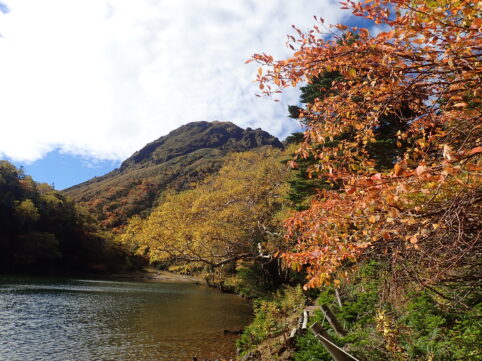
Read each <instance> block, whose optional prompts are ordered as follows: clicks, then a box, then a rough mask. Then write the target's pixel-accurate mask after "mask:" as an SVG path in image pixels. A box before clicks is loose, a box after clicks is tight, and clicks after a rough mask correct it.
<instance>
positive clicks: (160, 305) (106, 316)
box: [0, 277, 250, 361]
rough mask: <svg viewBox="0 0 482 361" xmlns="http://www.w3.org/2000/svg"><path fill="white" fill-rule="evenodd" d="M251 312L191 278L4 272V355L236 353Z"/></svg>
mask: <svg viewBox="0 0 482 361" xmlns="http://www.w3.org/2000/svg"><path fill="white" fill-rule="evenodd" d="M249 317H250V308H249V306H248V305H247V304H246V303H245V302H244V301H243V300H242V299H241V298H239V297H237V296H234V295H226V294H222V293H219V292H217V291H215V290H212V289H209V288H206V287H203V286H196V285H191V284H177V283H149V282H117V281H99V280H80V279H44V278H19V277H8V278H7V277H0V360H1V361H17V360H18V361H35V360H42V361H44V360H45V361H55V360H122V361H123V360H136V361H137V360H139V361H143V360H156V361H164V360H165V361H167V360H169V361H176V360H192V357H193V356H194V355H197V356H198V357H199V358H200V359H203V358H215V357H216V358H217V357H222V356H224V357H231V356H233V355H234V338H233V336H224V335H223V330H224V329H241V328H242V326H244V325H245V324H246V323H247V322H248V321H249Z"/></svg>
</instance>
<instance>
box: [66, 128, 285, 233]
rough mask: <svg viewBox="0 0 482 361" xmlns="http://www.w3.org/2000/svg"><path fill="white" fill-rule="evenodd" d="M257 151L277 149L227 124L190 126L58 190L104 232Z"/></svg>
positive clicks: (274, 142)
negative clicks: (233, 158)
mask: <svg viewBox="0 0 482 361" xmlns="http://www.w3.org/2000/svg"><path fill="white" fill-rule="evenodd" d="M262 146H271V147H274V148H280V149H281V148H283V145H282V144H281V142H280V141H279V140H278V139H277V138H276V137H273V136H271V135H270V134H268V133H267V132H265V131H263V130H261V129H256V130H253V129H250V128H248V129H242V128H240V127H238V126H236V125H234V124H233V123H230V122H217V121H214V122H204V121H203V122H193V123H189V124H186V125H183V126H181V127H180V128H178V129H176V130H174V131H172V132H171V133H169V134H168V135H166V136H163V137H161V138H159V139H157V140H155V141H153V142H151V143H149V144H147V145H146V146H145V147H144V148H142V149H141V150H139V151H137V152H135V153H134V154H133V155H132V156H131V157H130V158H128V159H127V160H125V161H124V162H123V163H122V164H121V166H120V168H119V169H116V170H114V171H112V172H110V173H108V174H106V175H105V176H102V177H98V178H94V179H91V180H89V181H87V182H85V183H82V184H79V185H77V186H74V187H71V188H69V189H67V190H65V191H64V193H65V194H67V195H68V196H70V197H72V198H73V199H74V200H75V201H77V202H79V204H81V205H83V206H85V207H86V208H87V209H89V210H90V211H92V212H93V213H94V214H96V216H97V217H98V219H99V220H100V221H101V224H102V225H103V226H104V227H106V228H109V229H116V228H118V227H120V226H123V225H125V223H126V222H127V220H128V219H129V218H130V217H132V216H133V215H146V214H148V213H149V212H150V209H151V207H152V206H153V204H154V203H155V201H156V200H157V199H158V198H159V195H160V194H161V193H162V192H163V191H165V190H167V189H171V190H175V191H180V190H185V189H188V188H190V187H192V185H193V184H195V183H196V182H199V181H200V180H202V179H203V178H204V177H205V176H207V175H209V174H213V173H215V172H217V171H218V170H219V168H220V167H221V165H222V163H223V157H224V156H225V155H226V154H228V153H230V152H240V151H246V150H249V149H254V148H257V147H262Z"/></svg>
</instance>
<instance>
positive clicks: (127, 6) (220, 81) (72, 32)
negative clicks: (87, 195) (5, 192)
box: [0, 0, 348, 161]
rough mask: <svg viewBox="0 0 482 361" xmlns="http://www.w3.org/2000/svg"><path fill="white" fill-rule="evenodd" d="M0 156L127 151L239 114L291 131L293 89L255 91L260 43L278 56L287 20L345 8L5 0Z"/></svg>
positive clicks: (116, 155) (213, 0)
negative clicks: (188, 126)
mask: <svg viewBox="0 0 482 361" xmlns="http://www.w3.org/2000/svg"><path fill="white" fill-rule="evenodd" d="M3 2H4V3H5V4H6V5H7V6H8V8H9V9H10V12H8V13H6V14H3V13H2V12H0V34H1V35H2V37H1V38H0V157H4V156H6V157H9V158H11V159H14V160H21V161H33V160H36V159H39V158H41V157H42V156H44V155H45V154H46V153H47V152H49V151H51V150H53V149H55V148H60V149H61V150H62V151H63V152H69V153H73V154H80V155H85V156H88V157H94V158H99V159H115V160H118V159H123V158H125V157H127V156H129V155H130V154H131V153H132V152H134V151H135V150H136V149H139V148H140V147H142V146H143V145H144V144H145V143H147V142H149V141H152V140H154V139H156V138H158V137H159V136H161V135H164V134H166V133H167V132H169V131H170V130H172V129H174V128H176V127H178V126H179V125H181V124H185V123H188V122H191V121H197V120H223V121H232V122H234V123H236V124H238V125H240V126H243V127H247V126H250V127H254V128H257V127H261V128H263V129H265V130H267V131H269V132H271V133H272V134H275V135H278V136H284V135H286V133H288V132H289V131H290V130H294V129H296V122H295V121H293V120H288V119H287V118H286V113H287V110H286V106H287V104H293V103H295V102H296V101H297V98H298V94H297V93H296V92H294V91H292V92H288V93H286V94H285V95H284V96H283V98H282V101H281V103H274V102H272V101H271V100H270V99H267V98H257V97H255V96H254V94H255V93H256V91H257V90H256V89H257V88H256V84H254V83H252V79H253V78H254V77H255V71H256V65H254V64H249V65H244V61H245V60H246V59H247V58H248V57H249V56H250V55H251V54H253V53H255V52H267V53H271V54H273V55H275V56H278V57H283V56H286V55H287V54H289V51H288V49H286V47H285V42H286V34H287V33H291V32H292V30H291V25H292V24H296V25H297V26H299V27H301V28H308V27H309V26H311V25H312V24H313V17H312V16H313V15H315V14H316V15H321V16H322V17H324V18H325V20H326V22H328V23H337V22H339V21H341V18H342V16H347V15H348V14H346V13H342V12H341V11H340V10H339V5H338V4H337V2H336V1H331V0H323V1H313V0H229V1H226V0H159V1H155V0H136V1H127V0H112V1H105V0H82V1H80V0H43V1H38V0H10V1H7V0H4V1H3Z"/></svg>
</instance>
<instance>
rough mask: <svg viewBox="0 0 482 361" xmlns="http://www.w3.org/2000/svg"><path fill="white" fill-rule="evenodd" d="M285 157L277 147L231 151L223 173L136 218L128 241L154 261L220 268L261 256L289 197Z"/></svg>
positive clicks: (127, 233) (124, 237)
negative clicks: (275, 215)
mask: <svg viewBox="0 0 482 361" xmlns="http://www.w3.org/2000/svg"><path fill="white" fill-rule="evenodd" d="M281 158H282V153H281V152H280V151H278V150H273V149H265V150H262V151H259V152H245V153H239V154H233V155H231V156H229V157H228V159H227V161H226V163H225V165H224V167H223V168H222V169H221V170H220V172H219V174H217V175H214V176H211V177H209V178H208V179H206V180H205V181H204V182H203V183H202V184H200V185H198V186H197V187H196V188H195V189H192V190H188V191H184V192H181V193H178V194H168V195H166V196H165V199H164V200H163V202H162V204H161V205H160V206H158V207H157V208H155V209H154V211H153V212H152V213H151V215H150V216H149V217H148V218H147V219H145V220H142V219H140V218H139V217H135V218H133V219H132V220H131V221H130V222H129V224H128V226H127V228H126V231H125V233H124V234H123V235H122V237H121V239H122V241H123V242H125V243H130V244H132V245H134V246H135V247H137V252H139V253H141V254H145V253H147V254H148V255H149V257H150V260H151V261H177V262H180V263H192V262H194V263H197V264H205V265H209V266H211V267H216V266H220V265H223V264H225V263H228V262H231V261H235V260H238V259H241V258H251V257H256V256H259V254H260V252H263V251H266V241H267V240H268V239H269V238H270V235H272V234H274V233H275V232H276V230H277V227H278V224H277V222H276V221H274V220H273V219H274V218H273V216H274V214H276V213H277V212H278V211H279V210H280V209H281V208H282V207H283V204H284V202H285V198H284V194H285V192H286V187H287V185H286V184H287V183H286V179H287V176H288V170H287V167H286V165H284V164H283V163H281ZM278 238H279V237H278Z"/></svg>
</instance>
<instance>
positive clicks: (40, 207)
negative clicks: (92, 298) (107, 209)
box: [0, 161, 126, 273]
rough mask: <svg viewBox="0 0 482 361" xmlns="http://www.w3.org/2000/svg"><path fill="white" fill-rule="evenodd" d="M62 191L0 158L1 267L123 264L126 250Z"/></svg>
mask: <svg viewBox="0 0 482 361" xmlns="http://www.w3.org/2000/svg"><path fill="white" fill-rule="evenodd" d="M109 238H110V237H109V234H108V233H107V232H102V231H100V228H99V226H98V223H97V221H96V220H95V219H94V218H93V217H92V216H90V215H89V214H88V212H87V211H85V210H83V209H82V208H80V207H78V206H77V205H75V204H74V202H73V201H72V200H71V199H69V198H68V197H66V196H65V195H64V194H62V193H60V192H58V191H55V190H54V189H52V187H51V186H49V185H48V184H45V183H41V184H39V183H36V182H35V181H34V180H33V179H32V178H31V177H30V176H28V175H26V174H24V172H23V171H22V170H20V169H17V168H15V167H14V166H13V165H12V164H10V163H9V162H7V161H0V272H9V273H19V272H21V273H31V272H52V273H57V272H85V271H107V270H110V271H112V270H115V269H119V268H121V267H124V265H125V262H126V254H125V253H124V252H123V251H122V250H121V248H120V247H118V246H116V245H114V243H113V242H111V241H110V240H109Z"/></svg>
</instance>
